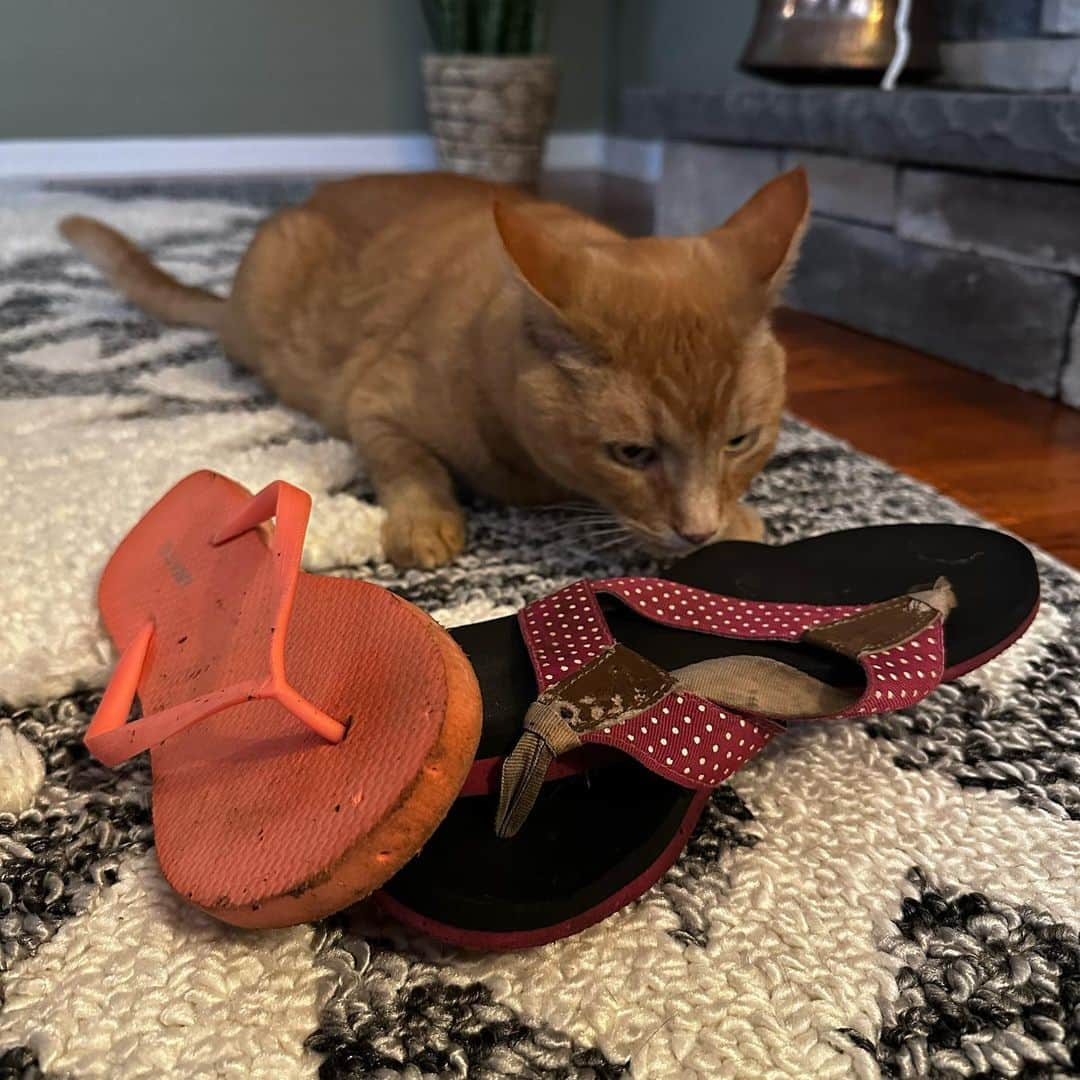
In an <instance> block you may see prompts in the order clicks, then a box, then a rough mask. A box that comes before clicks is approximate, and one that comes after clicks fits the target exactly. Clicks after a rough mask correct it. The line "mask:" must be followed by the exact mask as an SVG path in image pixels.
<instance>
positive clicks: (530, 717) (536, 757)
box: [495, 644, 675, 838]
mask: <svg viewBox="0 0 1080 1080" xmlns="http://www.w3.org/2000/svg"><path fill="white" fill-rule="evenodd" d="M674 684H675V680H674V677H673V676H672V675H671V674H669V673H668V672H666V671H664V670H663V669H662V668H658V667H657V666H656V665H655V664H653V663H650V662H649V661H648V660H646V659H645V657H643V656H639V655H638V654H637V653H636V652H634V651H633V650H632V649H628V648H626V646H625V645H618V644H616V645H612V646H611V647H609V648H607V649H605V650H604V651H603V652H602V653H601V654H600V655H599V656H598V657H597V658H596V659H595V660H592V661H590V662H589V663H588V664H586V665H585V666H584V667H582V668H581V669H580V670H579V671H578V672H577V673H576V674H574V675H572V676H570V678H568V679H564V680H563V681H562V682H561V683H558V684H557V685H556V686H554V687H552V688H551V689H550V690H548V691H546V692H545V693H543V694H541V695H540V697H539V698H537V700H536V701H535V702H533V704H532V705H530V706H529V711H528V712H527V713H526V714H525V725H524V726H525V733H524V734H523V735H522V736H521V738H520V739H519V740H518V743H517V745H516V746H515V747H514V750H513V752H512V753H511V754H510V755H509V756H508V757H507V758H506V760H505V761H504V762H503V768H502V779H501V781H500V786H499V808H498V811H497V813H496V817H495V832H496V834H497V835H498V836H500V837H503V838H506V837H510V836H513V835H514V834H515V833H516V832H517V831H518V830H519V829H520V828H521V826H522V825H523V824H524V822H525V819H526V818H527V817H528V815H529V811H530V810H531V809H532V807H533V804H534V803H535V802H536V798H537V796H538V795H539V794H540V788H541V787H542V786H543V783H544V776H545V775H546V773H547V770H548V766H549V765H550V764H551V762H552V761H553V760H554V758H555V757H557V756H558V755H559V754H562V753H565V752H566V751H567V750H572V749H574V748H575V747H577V746H580V745H581V735H582V734H583V733H585V732H587V731H594V730H596V729H597V728H600V727H603V728H610V727H612V726H613V725H617V724H620V723H622V722H623V721H625V720H626V719H628V718H629V717H631V716H636V715H637V714H638V713H640V712H641V711H642V709H648V708H649V707H650V706H652V705H655V704H656V703H657V702H658V701H660V700H662V699H663V698H664V697H665V696H666V695H667V694H668V692H669V691H670V690H671V688H672V687H673V686H674Z"/></svg>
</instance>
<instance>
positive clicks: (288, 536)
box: [83, 480, 346, 766]
mask: <svg viewBox="0 0 1080 1080" xmlns="http://www.w3.org/2000/svg"><path fill="white" fill-rule="evenodd" d="M310 509H311V497H310V496H309V495H308V494H307V492H305V491H302V490H301V489H300V488H297V487H293V485H292V484H287V483H285V482H284V481H283V480H277V481H275V482H274V483H272V484H269V485H268V486H267V487H265V488H263V489H262V491H260V492H259V493H258V494H257V495H255V496H253V497H252V499H251V500H250V501H249V502H247V503H246V504H245V505H244V506H243V507H242V508H241V509H240V511H239V512H238V513H237V514H236V515H234V516H233V517H232V518H231V519H230V520H229V521H228V522H227V523H226V525H225V526H224V527H223V528H222V529H221V530H220V531H219V532H218V533H216V534H215V535H214V536H213V537H211V538H210V539H209V543H211V544H214V545H215V546H217V545H221V544H225V543H227V542H228V541H230V540H232V539H234V538H235V537H237V536H240V535H241V534H243V533H245V532H247V531H249V530H250V529H253V528H256V527H257V526H258V525H260V524H261V523H262V522H264V521H267V520H268V519H269V518H275V519H276V523H275V527H274V531H273V534H272V536H271V540H270V546H271V551H272V553H273V556H274V567H275V568H274V573H275V577H276V598H275V625H276V627H277V632H276V633H275V634H274V636H273V638H272V639H271V644H270V655H269V657H268V671H267V674H266V675H265V676H264V677H262V678H258V679H252V680H246V681H243V682H238V683H234V684H232V685H229V686H225V687H221V688H219V689H217V690H213V691H210V692H209V693H206V694H203V695H201V696H200V697H197V698H194V699H192V700H190V701H185V702H181V703H179V704H177V705H174V706H172V707H170V708H167V709H163V710H160V711H158V712H155V713H152V714H150V715H147V716H142V717H140V718H139V719H137V720H130V721H129V720H128V717H129V716H130V714H131V709H132V706H133V704H134V702H135V697H136V694H137V693H138V688H139V683H140V681H141V679H142V675H143V671H144V669H145V668H146V665H147V662H148V660H149V658H150V655H151V646H152V644H153V641H154V623H153V621H152V620H150V621H148V622H146V623H145V624H144V625H143V626H142V627H141V628H140V629H139V630H138V632H137V633H136V634H135V636H134V637H133V638H132V639H131V641H130V642H129V643H128V644H127V646H126V647H125V649H124V651H123V653H122V655H121V657H120V660H119V662H118V663H117V665H116V668H115V670H114V671H113V675H112V678H111V679H110V680H109V685H108V686H107V687H106V689H105V693H104V695H103V696H102V699H101V704H100V705H99V706H98V709H97V711H96V712H95V713H94V717H93V719H92V720H91V721H90V725H89V727H88V728H87V729H86V735H85V736H84V739H83V741H84V743H85V744H86V747H87V749H88V750H89V751H90V753H91V754H93V755H94V757H95V758H97V759H98V760H99V761H101V762H102V763H103V764H105V765H110V766H113V765H119V764H120V763H121V762H124V761H127V760H128V759H129V758H132V757H134V756H135V755H136V754H139V753H142V752H143V751H144V750H150V749H153V748H154V747H155V746H159V745H161V743H163V742H164V741H165V740H166V739H168V738H170V737H171V736H173V735H176V734H177V733H179V732H181V731H184V730H185V729H186V728H189V727H191V726H192V725H194V724H197V723H199V722H200V721H202V720H205V719H207V718H208V717H210V716H213V715H215V714H216V713H219V712H221V711H223V710H224V709H228V708H232V707H233V706H234V705H241V704H243V703H245V702H248V701H256V700H264V699H267V698H270V699H273V700H275V701H277V702H278V703H279V704H281V705H282V707H284V708H285V709H287V710H288V711H289V712H290V713H292V714H293V715H294V716H296V717H297V719H299V720H300V721H301V722H302V723H304V724H306V725H307V726H308V727H309V728H311V729H312V730H313V731H314V732H316V733H317V734H318V735H320V736H321V737H322V738H324V739H326V740H327V741H328V742H331V743H337V742H340V741H341V740H342V739H343V738H344V736H345V730H346V729H345V725H344V724H342V723H341V722H340V721H338V720H335V719H334V718H333V717H331V716H328V715H327V714H326V713H324V712H323V711H322V710H321V709H319V708H318V707H317V706H316V705H314V704H313V703H312V702H310V701H308V700H306V699H305V698H304V697H303V696H302V695H301V694H299V693H298V692H297V691H296V690H295V689H294V688H293V687H292V686H290V685H289V682H288V680H287V678H286V675H285V641H286V636H287V632H288V624H289V617H290V615H291V613H292V606H293V601H294V599H295V596H296V585H297V579H298V577H299V573H300V557H301V553H302V551H303V546H304V533H305V531H306V529H307V520H308V515H309V513H310Z"/></svg>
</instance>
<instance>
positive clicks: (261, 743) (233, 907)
mask: <svg viewBox="0 0 1080 1080" xmlns="http://www.w3.org/2000/svg"><path fill="white" fill-rule="evenodd" d="M250 499H251V495H250V494H249V493H248V492H247V491H246V490H245V489H244V488H242V487H241V486H240V485H238V484H236V483H234V482H233V481H231V480H228V479H227V478H225V477H222V476H219V475H217V474H214V473H209V472H203V473H196V474H194V475H193V476H191V477H188V478H187V479H186V480H184V481H181V483H180V484H178V485H177V486H176V487H174V488H173V489H172V490H171V491H170V492H169V493H168V494H167V495H166V496H165V497H164V498H163V499H162V500H161V501H160V502H158V503H157V505H155V506H154V507H153V508H152V509H151V510H150V511H149V512H148V513H147V514H146V516H145V517H144V518H143V519H142V520H141V521H140V522H139V523H138V524H137V525H136V526H135V528H134V529H133V530H132V531H131V533H129V535H128V536H127V538H126V539H125V540H124V541H123V542H122V543H121V545H120V546H119V548H118V549H117V551H116V553H115V554H114V555H113V557H112V559H111V560H110V562H109V564H108V566H107V568H106V570H105V573H104V575H103V577H102V580H101V585H100V589H99V604H100V607H101V612H102V616H103V618H104V621H105V625H106V627H107V628H108V630H109V633H110V635H111V636H112V637H113V640H114V641H115V642H116V644H117V646H118V647H119V648H121V649H124V648H125V647H126V646H127V645H128V644H129V642H130V641H131V640H132V637H133V636H134V635H135V634H136V633H137V632H138V631H139V628H140V627H141V626H143V625H145V624H146V623H147V621H148V620H149V621H150V622H152V623H153V625H154V630H155V635H154V644H153V648H152V650H151V652H150V654H149V656H148V658H147V661H146V664H145V666H144V668H143V671H142V676H141V678H140V681H139V686H138V695H139V702H140V705H141V708H142V711H143V713H144V714H150V713H156V712H158V711H160V710H164V709H168V708H169V707H170V706H174V705H176V704H178V703H180V702H183V701H186V700H190V699H192V698H195V697H198V696H199V695H201V694H206V693H209V692H212V691H214V690H215V689H217V688H220V687H222V686H228V685H232V684H237V683H240V682H242V681H243V680H244V679H245V678H253V679H254V678H257V677H258V676H259V675H260V674H261V673H262V672H264V670H265V667H266V657H267V651H268V648H269V643H270V641H271V640H272V639H273V636H274V634H275V633H277V631H278V628H277V627H275V626H268V625H266V624H267V622H268V621H272V615H271V613H272V611H273V607H272V605H268V604H267V602H266V598H267V596H268V595H269V593H270V592H271V590H272V589H273V587H274V572H275V567H274V566H273V565H272V564H273V561H274V560H273V552H272V549H271V548H270V547H269V546H268V544H267V539H266V533H265V532H264V531H262V530H257V529H256V530H252V531H250V532H248V533H246V534H244V535H241V536H237V537H236V538H235V539H233V540H230V541H229V542H228V543H227V544H222V545H220V546H213V545H212V544H211V543H210V542H209V540H208V538H209V537H211V536H213V535H214V534H215V533H216V532H217V531H218V530H219V529H220V528H222V527H223V525H224V524H225V522H227V521H228V520H230V519H231V518H232V517H233V516H234V515H235V514H236V513H237V511H238V509H240V508H242V507H243V506H245V504H246V503H247V502H249V501H250ZM284 630H285V645H284V660H285V670H286V672H287V674H288V678H289V683H290V685H291V686H292V687H293V688H294V689H295V690H296V691H297V692H298V693H299V694H300V695H302V696H303V697H304V698H306V699H307V700H308V701H309V702H311V703H313V704H314V705H315V706H317V707H318V708H319V709H321V710H322V711H323V712H324V713H326V714H327V715H328V716H330V717H334V718H338V719H340V720H342V721H344V722H346V723H347V724H348V727H347V731H346V733H345V736H344V738H343V739H342V741H341V742H339V743H337V744H334V743H331V742H328V741H326V740H325V739H323V738H321V737H320V736H319V735H317V734H316V733H315V732H314V731H312V730H310V729H309V728H308V727H306V726H304V724H302V723H301V722H300V721H299V720H298V719H297V717H296V716H295V715H293V714H292V713H291V712H289V711H287V710H286V709H285V708H284V707H283V706H282V705H281V704H280V703H279V702H278V701H276V700H267V699H263V700H248V701H244V702H241V703H239V704H236V705H233V706H232V707H230V708H226V709H224V710H223V711H220V712H218V713H216V714H214V715H212V716H209V717H207V718H206V719H203V720H201V721H200V722H199V723H197V724H195V725H194V726H192V727H190V728H188V729H186V730H183V731H181V732H179V733H177V734H175V735H172V736H170V737H169V738H167V739H166V740H165V741H164V742H163V743H161V744H160V745H159V746H157V747H156V748H155V749H153V750H152V752H151V765H152V771H153V791H152V804H153V819H154V830H155V841H156V848H157V855H158V860H159V862H160V864H161V868H162V872H163V873H164V875H165V877H166V878H167V880H168V881H169V883H170V884H171V885H172V886H173V888H174V889H176V890H177V892H179V893H180V894H181V895H183V896H185V897H186V898H187V899H188V900H190V901H191V902H192V903H193V904H196V905H198V906H199V907H201V908H203V909H204V910H205V911H207V912H209V913H210V914H212V915H214V916H216V917H217V918H219V919H223V920H225V921H227V922H230V923H234V924H236V925H240V926H282V925H290V924H295V923H298V922H303V921H307V920H310V919H315V918H320V917H322V916H325V915H327V914H330V913H331V912H333V911H336V910H339V909H340V908H342V907H345V906H346V905H348V904H350V903H353V902H354V901H356V900H358V899H360V898H361V897H363V896H366V895H367V894H368V893H370V892H371V891H372V890H373V889H375V888H377V887H378V886H379V885H380V884H382V883H383V882H384V881H385V880H387V878H389V877H390V876H391V875H392V874H393V873H394V872H395V871H396V870H398V869H399V868H400V867H401V866H402V865H404V863H406V862H407V861H408V859H410V858H411V857H412V856H413V855H414V854H415V853H416V851H417V850H418V849H419V848H420V847H421V845H422V844H423V843H424V841H425V840H426V839H427V838H428V837H429V836H430V834H431V833H432V831H433V830H434V829H435V828H436V827H437V825H438V824H439V822H440V821H441V820H442V818H443V816H444V815H445V813H446V811H447V809H448V808H449V807H450V806H451V804H452V803H453V801H454V799H455V797H456V795H457V793H458V791H459V789H460V787H461V784H462V781H463V780H464V779H465V777H466V775H467V773H468V770H469V767H470V764H471V762H472V760H473V757H474V753H475V748H476V743H477V738H478V735H479V730H480V715H481V708H480V696H479V689H478V686H477V683H476V679H475V676H474V674H473V671H472V668H471V666H470V664H469V662H468V660H467V659H466V658H465V656H464V655H463V653H462V651H461V649H460V647H459V646H458V645H457V644H456V643H455V642H454V641H453V639H452V638H451V637H450V636H449V635H448V634H447V633H446V632H445V631H443V630H442V629H441V628H440V627H439V626H438V625H437V624H435V623H434V622H433V621H432V620H431V619H430V618H429V617H428V616H427V615H425V614H424V613H423V612H421V611H420V610H419V609H418V608H415V607H413V606H412V605H411V604H408V603H407V602H406V601H404V600H403V599H401V598H400V597H397V596H395V595H394V594H392V593H390V592H388V591H386V590H385V589H381V588H379V587H378V586H375V585H371V584H369V583H366V582H361V581H353V580H348V579H342V578H329V577H321V576H317V575H312V574H306V573H300V574H299V577H298V579H297V581H296V591H295V598H294V601H293V606H292V613H291V618H290V619H289V621H288V625H287V626H286V627H285V628H284Z"/></svg>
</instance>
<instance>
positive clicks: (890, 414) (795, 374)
mask: <svg viewBox="0 0 1080 1080" xmlns="http://www.w3.org/2000/svg"><path fill="white" fill-rule="evenodd" d="M777 322H778V329H779V331H780V335H781V337H782V339H783V341H784V343H785V344H786V346H787V348H788V351H789V352H788V356H789V387H790V394H789V403H790V409H791V411H792V412H793V413H795V414H796V415H797V416H801V417H802V418H803V419H805V420H808V421H809V422H810V423H812V424H815V425H816V426H817V427H820V428H823V429H824V430H825V431H830V432H832V433H833V434H835V435H838V436H840V437H841V438H843V439H846V440H847V441H848V442H850V443H852V444H853V445H854V446H856V447H858V448H859V449H860V450H865V451H866V452H867V453H870V454H874V455H875V456H877V457H879V458H881V459H883V460H884V461H887V462H888V463H889V464H890V465H893V466H895V467H896V468H898V469H901V470H903V471H904V472H907V473H910V474H911V475H912V476H915V477H918V478H919V479H920V480H925V481H926V482H927V483H929V484H933V485H934V487H936V488H938V489H939V490H941V491H943V492H945V493H946V494H947V495H950V496H952V497H953V498H954V499H956V500H957V501H958V502H961V503H963V504H964V505H965V506H969V507H971V509H973V510H975V511H976V512H978V513H979V514H982V515H983V516H984V517H986V518H989V519H990V520H991V521H994V522H997V523H999V524H1001V525H1003V526H1005V527H1006V528H1007V529H1010V530H1011V531H1013V532H1015V533H1016V534H1017V535H1019V536H1022V537H1024V538H1025V539H1027V540H1031V541H1032V542H1033V543H1036V544H1038V545H1040V546H1041V547H1043V548H1045V549H1046V550H1047V551H1050V552H1052V553H1053V554H1055V555H1057V556H1058V557H1059V558H1061V559H1063V560H1065V561H1066V562H1068V563H1070V564H1072V565H1073V566H1080V411H1078V410H1075V409H1070V408H1068V407H1066V406H1064V405H1061V404H1059V403H1056V402H1053V401H1047V400H1046V399H1045V398H1042V397H1039V396H1037V395H1035V394H1028V393H1025V392H1024V391H1022V390H1016V389H1014V388H1013V387H1010V386H1005V385H1004V384H1002V383H999V382H996V381H995V380H993V379H991V378H989V377H987V376H984V375H978V374H976V373H975V372H972V371H968V370H966V369H964V368H960V367H956V366H954V365H952V364H947V363H945V362H944V361H941V360H936V359H934V358H932V357H929V356H926V355H924V354H923V353H919V352H916V351H914V350H912V349H907V348H904V347H903V346H901V345H893V344H890V343H889V342H885V341H880V340H878V339H876V338H872V337H869V336H867V335H866V334H861V333H858V332H856V331H853V330H848V329H846V328H844V327H842V326H838V325H836V324H834V323H829V322H826V321H824V320H823V319H817V318H814V317H813V316H811V315H804V314H801V313H798V312H794V311H783V312H781V313H780V315H779V317H778V320H777Z"/></svg>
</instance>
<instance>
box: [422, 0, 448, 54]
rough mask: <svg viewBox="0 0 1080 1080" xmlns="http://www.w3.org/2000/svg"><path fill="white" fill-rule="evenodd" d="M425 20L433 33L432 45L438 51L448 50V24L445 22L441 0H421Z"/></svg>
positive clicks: (430, 32)
mask: <svg viewBox="0 0 1080 1080" xmlns="http://www.w3.org/2000/svg"><path fill="white" fill-rule="evenodd" d="M421 7H422V8H423V11H424V22H425V23H427V28H428V33H429V34H430V35H431V45H432V48H434V50H435V51H436V52H446V25H445V23H444V22H443V12H442V5H441V4H440V3H439V0H421Z"/></svg>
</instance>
